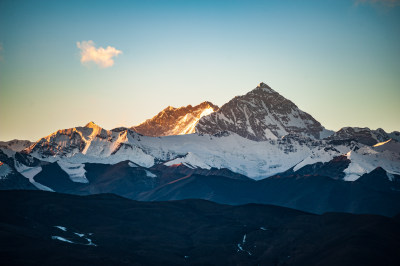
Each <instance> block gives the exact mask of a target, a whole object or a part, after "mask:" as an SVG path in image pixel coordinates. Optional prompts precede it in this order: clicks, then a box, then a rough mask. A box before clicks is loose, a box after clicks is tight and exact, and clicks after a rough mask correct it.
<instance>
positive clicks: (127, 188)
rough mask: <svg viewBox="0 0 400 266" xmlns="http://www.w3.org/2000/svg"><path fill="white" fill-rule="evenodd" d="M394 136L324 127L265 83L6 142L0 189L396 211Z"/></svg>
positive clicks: (398, 155)
mask: <svg viewBox="0 0 400 266" xmlns="http://www.w3.org/2000/svg"><path fill="white" fill-rule="evenodd" d="M194 130H195V131H196V133H194V134H187V133H193V132H194ZM182 134H183V135H182ZM155 136H156V137H155ZM398 140H399V132H392V133H386V132H385V131H384V130H383V129H378V130H370V129H368V128H350V127H347V128H342V129H341V130H339V131H338V132H333V131H329V130H326V129H325V128H324V127H323V126H322V125H321V124H320V123H319V122H318V121H316V120H315V119H314V118H313V117H312V116H311V115H309V114H307V113H305V112H303V111H301V110H300V109H299V108H298V107H297V106H296V105H295V104H294V103H293V102H291V101H290V100H287V99H285V98H284V97H283V96H281V95H280V94H279V93H277V92H276V91H274V90H272V89H271V88H270V87H269V86H267V85H266V84H264V83H260V85H258V86H257V87H256V88H255V89H254V90H252V91H250V92H249V93H247V94H246V95H243V96H237V97H235V98H233V99H232V100H231V101H229V102H228V103H226V104H224V105H223V106H222V107H221V108H220V109H218V107H216V106H215V105H213V104H211V103H209V102H204V103H202V104H200V105H198V106H195V107H192V106H187V107H182V108H173V107H168V108H166V109H164V110H163V111H162V112H160V113H159V114H158V115H157V116H155V117H154V118H152V119H150V120H147V121H146V122H144V123H142V124H140V125H138V126H136V127H131V128H125V127H119V128H115V129H112V130H106V129H103V128H102V127H100V126H99V125H96V124H95V123H93V122H90V123H88V124H87V125H85V126H83V127H75V128H70V129H63V130H59V131H57V132H54V133H52V134H50V135H48V136H46V137H43V138H41V139H40V140H38V141H37V142H35V143H33V144H31V145H30V146H29V147H27V148H25V149H23V148H24V147H25V146H23V145H22V146H21V147H20V148H21V149H23V150H19V149H17V148H14V149H12V148H10V147H11V146H12V145H11V144H7V143H5V144H4V143H3V145H2V146H1V147H0V161H1V162H2V165H1V166H0V188H1V189H41V190H50V191H57V192H65V193H72V194H80V195H87V194H95V193H115V194H118V195H121V196H124V197H128V198H131V199H136V200H150V201H151V200H171V199H186V198H201V199H209V200H213V201H216V202H220V203H228V204H242V203H269V204H276V205H280V206H286V207H291V208H296V209H300V210H304V211H309V212H314V213H324V212H326V211H345V212H352V213H374V214H383V215H387V216H393V215H395V214H396V213H398V212H400V206H399V205H398V204H397V202H398V200H399V199H400V186H399V182H400V143H399V142H398Z"/></svg>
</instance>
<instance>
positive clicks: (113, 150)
mask: <svg viewBox="0 0 400 266" xmlns="http://www.w3.org/2000/svg"><path fill="white" fill-rule="evenodd" d="M379 147H380V148H379ZM379 147H375V148H371V147H368V146H366V145H363V144H360V143H356V142H351V143H350V144H341V145H333V144H331V143H330V141H327V140H315V139H312V138H304V137H303V138H296V137H290V136H286V137H283V138H280V139H276V140H268V141H253V140H249V139H247V138H243V137H241V136H239V135H237V134H235V133H229V134H220V135H215V136H214V135H197V134H188V135H177V136H165V137H147V136H142V135H140V134H138V133H136V132H134V131H132V130H131V129H127V128H117V129H113V130H111V131H109V130H105V129H102V128H101V127H99V126H97V125H95V124H94V123H89V124H88V125H86V126H85V127H77V128H72V129H66V130H59V131H57V132H55V133H53V134H51V135H50V136H48V137H45V138H42V139H41V140H39V141H38V142H37V143H35V144H34V145H32V146H31V147H30V148H29V149H27V150H26V152H27V153H29V154H30V155H32V156H34V157H36V158H38V159H40V160H44V161H50V162H54V161H58V163H59V165H60V166H61V168H62V169H63V170H64V171H65V172H66V173H67V174H68V175H69V176H70V178H71V180H73V181H77V182H87V180H86V179H85V169H84V166H83V164H84V163H88V162H91V163H105V164H115V163H118V162H121V161H126V160H128V161H131V162H133V163H135V164H137V165H139V166H142V167H151V166H153V165H155V164H158V163H164V164H165V165H167V166H171V165H176V164H184V165H186V166H188V167H190V168H203V169H211V168H217V169H221V168H227V169H229V170H231V171H233V172H235V173H240V174H243V175H246V176H248V177H250V178H254V179H262V178H266V177H269V176H272V175H275V174H278V173H281V172H284V171H286V170H288V169H290V168H292V167H294V168H295V170H298V169H300V168H302V167H304V166H306V165H310V164H314V163H318V162H328V161H330V160H332V159H333V158H335V157H337V156H340V155H344V154H349V159H350V160H351V164H350V166H349V168H348V169H347V170H346V175H348V176H350V175H353V174H355V175H357V176H360V175H361V174H362V173H366V172H369V171H372V170H373V169H375V168H376V167H378V166H382V167H383V168H384V169H385V170H386V171H388V172H390V173H400V158H399V156H397V155H393V154H394V153H393V151H392V150H391V149H387V148H385V147H384V145H381V146H379ZM367 148H370V150H368V149H367ZM349 152H350V153H349ZM350 154H351V156H350Z"/></svg>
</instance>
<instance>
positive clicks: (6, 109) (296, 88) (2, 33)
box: [0, 0, 400, 140]
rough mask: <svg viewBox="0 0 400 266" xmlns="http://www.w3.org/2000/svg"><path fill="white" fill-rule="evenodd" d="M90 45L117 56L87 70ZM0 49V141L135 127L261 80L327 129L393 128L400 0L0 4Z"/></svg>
mask: <svg viewBox="0 0 400 266" xmlns="http://www.w3.org/2000/svg"><path fill="white" fill-rule="evenodd" d="M388 3H389V4H388ZM88 40H92V41H94V42H95V43H96V45H97V46H101V47H107V46H112V47H115V48H116V49H118V50H121V51H122V52H123V54H121V55H119V56H118V57H116V58H115V63H114V65H113V66H112V67H109V68H99V67H98V66H96V65H95V64H89V65H83V64H81V62H80V50H79V49H78V48H77V45H76V43H77V42H82V41H88ZM0 44H1V47H2V48H1V49H0V56H1V59H0V89H1V90H0V93H1V94H0V126H1V128H0V140H9V139H13V138H19V139H30V140H37V139H38V138H40V137H42V136H45V135H48V134H50V133H51V132H53V131H55V130H57V129H60V128H69V127H74V126H78V125H84V124H86V123H87V122H88V121H95V122H96V123H97V124H99V125H101V126H103V127H105V128H107V129H111V128H114V127H116V126H121V125H125V126H132V125H136V124H138V123H140V122H142V121H143V120H145V119H147V118H150V117H152V116H154V115H155V114H156V113H158V112H159V111H161V110H162V109H163V108H165V107H166V106H168V105H172V106H175V107H179V106H183V105H188V104H192V105H196V104H199V103H200V102H202V101H205V100H208V101H211V102H213V103H215V104H217V105H222V104H224V103H226V102H227V101H228V100H230V99H231V98H233V97H234V96H236V95H241V94H245V93H246V92H248V91H249V90H251V89H253V88H254V87H255V86H256V85H257V84H258V83H259V82H261V81H263V82H265V83H267V84H269V85H270V86H271V87H272V88H273V89H275V90H276V91H278V92H279V93H280V94H282V95H283V96H285V97H286V98H288V99H290V100H292V101H293V102H294V103H296V104H297V105H298V106H299V107H300V108H301V109H302V110H304V111H306V112H308V113H310V114H311V115H312V116H313V117H314V118H316V119H317V120H318V121H320V122H321V123H322V124H323V125H324V126H325V127H326V128H328V129H333V130H338V129H339V128H341V127H344V126H360V127H364V126H368V127H370V128H373V129H375V128H378V127H382V128H383V129H385V130H386V131H393V130H400V118H399V114H400V104H399V102H400V5H399V1H393V0H392V1H389V0H388V1H377V3H371V2H369V1H361V2H356V1H353V0H326V1H322V0H318V1H296V0H292V1H290V0H287V1H278V0H276V1H273V0H271V1H215V0H214V1H166V0H164V1H85V2H83V1H15V0H14V1H4V0H3V1H1V2H0Z"/></svg>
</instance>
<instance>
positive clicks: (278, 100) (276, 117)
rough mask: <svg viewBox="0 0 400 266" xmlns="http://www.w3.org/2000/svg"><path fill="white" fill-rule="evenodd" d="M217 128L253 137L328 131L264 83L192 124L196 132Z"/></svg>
mask: <svg viewBox="0 0 400 266" xmlns="http://www.w3.org/2000/svg"><path fill="white" fill-rule="evenodd" d="M221 131H230V132H234V133H236V134H238V135H240V136H242V137H245V138H248V139H251V140H256V141H262V140H269V139H277V138H280V137H283V136H285V135H288V134H295V135H301V136H306V137H312V138H315V139H320V138H321V137H326V136H328V135H329V131H327V130H326V129H325V128H324V127H323V126H322V125H321V124H320V123H319V122H318V121H316V120H315V119H314V118H313V117H312V116H311V115H309V114H307V113H306V112H303V111H301V110H300V109H299V108H298V107H297V106H296V105H295V104H294V103H293V102H291V101H289V100H288V99H286V98H284V97H283V96H281V95H280V94H279V93H277V92H276V91H274V90H273V89H271V88H270V87H269V86H268V85H266V84H264V83H260V84H259V85H258V86H257V87H256V88H255V89H254V90H252V91H250V92H249V93H247V94H246V95H243V96H237V97H235V98H233V99H232V100H230V101H229V102H228V103H226V104H224V105H223V106H222V107H221V108H220V109H219V110H218V111H217V112H215V113H212V114H210V115H208V116H205V117H203V118H201V119H200V121H199V122H198V124H197V126H196V132H198V133H201V134H216V133H218V132H221ZM332 133H333V132H332Z"/></svg>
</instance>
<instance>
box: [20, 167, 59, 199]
mask: <svg viewBox="0 0 400 266" xmlns="http://www.w3.org/2000/svg"><path fill="white" fill-rule="evenodd" d="M15 169H17V171H18V172H19V173H20V174H21V175H23V176H24V177H26V178H28V180H29V182H31V183H32V184H33V185H34V186H35V187H36V188H38V189H40V190H45V191H52V192H54V191H53V190H52V189H51V188H49V187H46V186H45V185H42V184H40V183H38V182H36V181H35V179H34V177H35V176H36V175H37V174H39V173H40V172H41V171H42V167H41V166H36V167H29V166H26V165H24V164H21V163H19V162H18V161H15Z"/></svg>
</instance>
